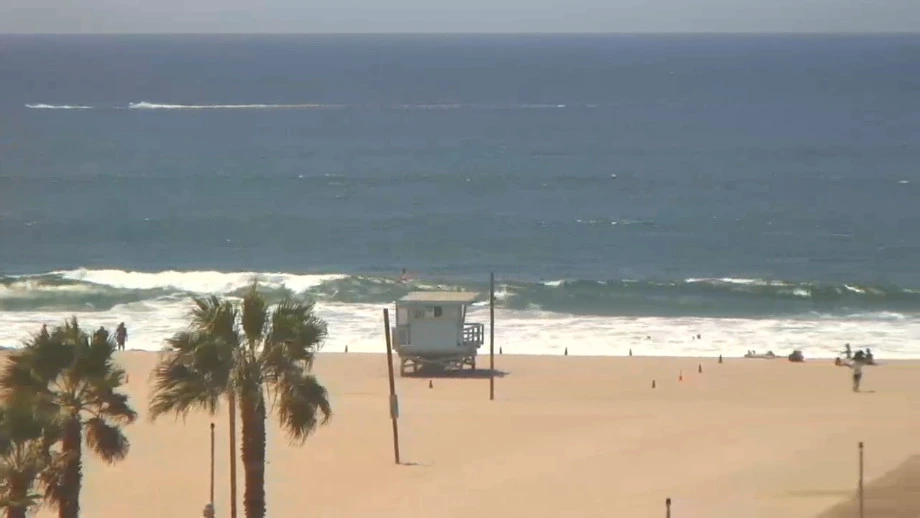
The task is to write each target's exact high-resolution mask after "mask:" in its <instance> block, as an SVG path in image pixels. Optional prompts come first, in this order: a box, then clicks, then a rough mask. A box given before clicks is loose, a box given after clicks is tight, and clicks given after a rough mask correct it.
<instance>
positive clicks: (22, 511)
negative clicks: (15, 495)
mask: <svg viewBox="0 0 920 518" xmlns="http://www.w3.org/2000/svg"><path fill="white" fill-rule="evenodd" d="M27 510H28V509H26V508H25V507H21V506H15V507H14V506H10V507H7V508H6V518H26V511H27Z"/></svg>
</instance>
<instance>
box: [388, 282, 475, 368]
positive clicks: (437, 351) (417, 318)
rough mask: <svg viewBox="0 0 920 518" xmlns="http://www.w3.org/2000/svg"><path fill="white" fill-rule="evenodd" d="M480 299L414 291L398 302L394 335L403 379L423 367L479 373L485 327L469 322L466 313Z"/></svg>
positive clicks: (469, 294)
mask: <svg viewBox="0 0 920 518" xmlns="http://www.w3.org/2000/svg"><path fill="white" fill-rule="evenodd" d="M478 296H479V294H478V293H472V292H460V291H414V292H411V293H409V294H408V295H406V296H405V297H403V298H401V299H399V300H398V301H397V302H396V326H395V327H393V328H392V329H391V333H392V341H393V348H394V349H395V350H396V352H397V353H398V354H399V374H400V375H401V376H404V375H405V374H406V373H407V372H412V373H415V372H418V371H419V369H421V368H423V367H428V368H434V369H439V370H444V369H463V368H464V367H465V366H469V367H470V368H471V369H476V352H477V350H478V349H479V347H480V346H482V344H483V341H484V335H485V326H484V325H483V324H477V323H472V322H466V309H467V306H469V305H470V304H472V303H473V302H474V301H475V300H476V298H477V297H478Z"/></svg>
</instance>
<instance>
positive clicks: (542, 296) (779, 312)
mask: <svg viewBox="0 0 920 518" xmlns="http://www.w3.org/2000/svg"><path fill="white" fill-rule="evenodd" d="M253 279H257V280H258V281H259V282H260V284H261V285H262V287H263V289H264V290H265V291H266V292H267V294H268V296H269V297H270V298H272V299H277V298H280V297H281V296H282V295H284V294H292V295H294V296H297V297H302V298H305V299H313V300H317V301H321V302H332V303H340V304H387V303H390V302H392V301H394V300H396V299H398V298H400V297H402V296H403V295H405V294H407V293H408V292H410V291H414V290H471V291H476V292H478V293H480V302H479V303H478V304H480V305H482V304H485V302H486V301H487V300H488V289H489V287H488V283H486V282H470V281H456V280H449V279H427V278H426V279H410V280H409V281H407V282H403V281H401V280H400V279H398V278H396V277H383V276H365V275H346V274H330V275H310V274H293V273H260V272H234V273H226V272H218V271H163V272H131V271H123V270H92V269H77V270H69V271H57V272H49V273H43V274H36V275H24V276H11V277H0V311H37V310H71V311H106V310H109V309H111V308H112V307H114V306H116V305H120V304H130V303H135V302H144V301H156V300H177V299H182V298H187V297H189V296H192V295H197V294H212V293H213V294H222V295H230V296H238V295H240V294H242V292H243V290H244V289H245V288H246V286H247V285H248V284H249V283H250V282H251V281H252V280H253ZM496 304H497V305H498V306H499V307H504V308H506V309H514V310H534V311H541V312H552V313H564V314H576V315H598V316H637V317H638V316H665V317H674V316H704V317H739V318H758V317H771V316H796V315H801V316H810V317H814V316H820V315H838V316H843V315H862V316H866V315H876V316H878V318H884V319H896V318H903V317H904V315H906V314H913V313H920V290H913V289H908V288H904V287H898V286H890V285H866V284H859V283H839V284H825V283H810V282H790V281H782V280H764V279H736V278H699V279H684V280H676V281H654V280H641V281H639V280H609V281H594V280H558V281H544V282H521V281H513V280H511V281H504V280H501V281H497V282H496Z"/></svg>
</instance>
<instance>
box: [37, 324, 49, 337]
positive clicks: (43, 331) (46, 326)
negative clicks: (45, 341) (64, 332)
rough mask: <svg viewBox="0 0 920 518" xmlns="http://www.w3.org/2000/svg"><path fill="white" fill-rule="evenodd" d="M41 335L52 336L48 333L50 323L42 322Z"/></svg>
mask: <svg viewBox="0 0 920 518" xmlns="http://www.w3.org/2000/svg"><path fill="white" fill-rule="evenodd" d="M39 336H41V337H42V338H48V337H50V336H51V335H50V334H48V324H42V330H41V332H40V333H39Z"/></svg>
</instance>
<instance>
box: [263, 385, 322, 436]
mask: <svg viewBox="0 0 920 518" xmlns="http://www.w3.org/2000/svg"><path fill="white" fill-rule="evenodd" d="M272 388H273V389H274V393H275V394H276V398H277V411H278V419H279V421H280V422H281V427H282V428H283V429H284V431H285V432H286V433H287V435H288V437H289V438H290V439H291V441H293V442H298V443H303V442H304V441H306V439H307V437H308V436H309V435H310V434H311V433H313V431H314V430H315V429H316V427H317V425H319V424H325V423H326V422H327V421H328V420H329V418H330V417H331V416H332V406H331V405H330V403H329V394H328V393H327V391H326V388H325V387H323V386H322V385H321V384H320V383H319V381H318V380H317V379H316V377H315V376H313V375H312V374H307V373H306V372H303V371H299V372H297V371H290V372H288V373H286V374H285V375H284V376H283V377H281V378H280V379H279V380H278V382H277V383H275V384H274V386H273V387H272Z"/></svg>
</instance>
